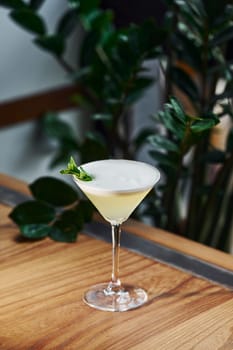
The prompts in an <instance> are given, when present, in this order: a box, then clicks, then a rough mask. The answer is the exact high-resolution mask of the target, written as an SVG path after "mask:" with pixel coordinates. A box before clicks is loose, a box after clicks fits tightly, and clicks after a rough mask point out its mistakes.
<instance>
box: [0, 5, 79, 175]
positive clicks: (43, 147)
mask: <svg viewBox="0 0 233 350" xmlns="http://www.w3.org/2000/svg"><path fill="white" fill-rule="evenodd" d="M66 8H67V1H66V0H56V1H45V3H44V5H43V6H42V7H41V9H40V13H41V15H42V16H43V17H45V18H46V20H47V27H48V29H49V31H50V32H51V31H52V30H53V28H54V26H55V23H56V22H57V20H58V18H59V17H60V15H61V14H62V13H63V12H64V11H65V9H66ZM8 14H9V11H8V10H7V9H4V8H1V7H0V47H1V54H0V102H2V101H6V100H10V99H12V98H18V97H20V96H24V95H30V94H33V93H35V92H38V91H43V90H44V89H49V88H52V87H56V86H59V85H64V84H66V83H68V82H69V77H68V76H67V74H66V72H65V71H64V70H63V69H62V68H61V66H60V65H59V64H58V63H57V62H56V60H55V59H54V58H53V57H52V56H51V55H50V54H48V53H47V52H45V51H42V50H41V49H39V48H38V47H36V46H35V45H34V44H33V42H32V41H33V34H30V33H29V32H26V31H24V30H23V29H22V28H20V27H19V26H18V25H16V24H15V23H14V22H13V21H12V20H11V18H10V17H9V16H8ZM78 35H79V34H78V33H77V32H76V33H74V35H73V36H72V37H71V39H70V42H69V46H68V55H67V59H68V60H69V61H70V62H71V64H72V63H74V62H75V59H76V55H77V50H78ZM0 117H1V116H0ZM69 119H70V120H71V122H72V125H73V126H74V127H75V128H77V132H78V130H79V125H76V124H77V118H76V113H75V112H72V115H69ZM50 150H51V145H50V144H49V143H48V142H47V141H46V140H42V139H41V136H40V135H39V134H38V126H37V122H26V123H22V124H18V125H16V126H13V127H6V128H2V129H0V172H3V173H7V174H10V175H15V176H17V177H18V178H21V179H23V180H26V181H31V180H33V179H35V178H37V177H39V176H41V175H44V174H55V175H57V174H58V169H54V170H53V171H52V172H51V171H50V170H49V169H48V163H49V160H50V158H51V156H50V155H49V151H50Z"/></svg>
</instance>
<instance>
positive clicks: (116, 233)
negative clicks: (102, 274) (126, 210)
mask: <svg viewBox="0 0 233 350" xmlns="http://www.w3.org/2000/svg"><path fill="white" fill-rule="evenodd" d="M111 226H112V279H111V282H110V283H109V286H108V291H109V292H111V291H112V292H116V291H119V289H120V287H121V281H120V279H119V255H120V238H121V225H120V224H112V225H111Z"/></svg>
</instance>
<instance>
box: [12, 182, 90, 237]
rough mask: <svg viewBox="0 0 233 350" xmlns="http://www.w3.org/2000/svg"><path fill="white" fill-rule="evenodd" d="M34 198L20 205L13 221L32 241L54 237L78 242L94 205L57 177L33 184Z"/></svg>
mask: <svg viewBox="0 0 233 350" xmlns="http://www.w3.org/2000/svg"><path fill="white" fill-rule="evenodd" d="M29 189H30V192H31V194H32V199H31V200H29V201H26V202H23V203H22V204H19V205H18V206H16V207H15V208H14V209H13V210H12V211H11V213H10V218H11V219H12V220H13V221H14V222H15V223H16V224H17V225H18V226H19V229H20V232H21V234H22V235H23V236H24V237H25V238H28V239H33V240H36V239H42V238H45V237H50V238H51V239H53V240H55V241H60V242H74V241H76V239H77V235H78V233H79V232H80V230H81V229H82V228H83V225H84V223H85V222H88V221H90V220H91V217H92V212H93V206H92V205H91V204H90V202H89V201H86V200H85V199H83V198H81V197H80V196H79V193H78V192H77V191H76V190H75V189H74V188H73V187H72V186H70V185H69V184H67V183H66V182H64V181H61V180H59V179H56V178H54V177H41V178H39V179H37V180H36V181H34V182H33V183H32V184H30V185H29Z"/></svg>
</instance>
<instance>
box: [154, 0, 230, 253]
mask: <svg viewBox="0 0 233 350" xmlns="http://www.w3.org/2000/svg"><path fill="white" fill-rule="evenodd" d="M167 4H168V11H167V16H166V18H167V33H168V36H167V48H168V49H167V55H166V57H165V59H164V62H161V64H162V65H163V67H164V72H165V73H164V74H165V77H166V82H167V86H166V95H167V98H168V96H169V95H171V94H175V93H176V94H177V93H178V96H182V98H183V99H184V98H185V100H186V102H188V105H189V110H191V112H187V111H186V113H185V114H184V111H182V108H181V107H180V106H179V105H178V104H177V103H174V101H171V104H168V105H165V110H164V111H163V112H160V113H159V114H158V118H157V119H156V121H155V123H156V125H158V121H159V123H162V125H163V127H164V134H165V135H163V137H162V138H161V137H160V136H159V137H158V136H157V135H156V136H155V135H151V136H150V137H149V142H150V143H151V145H152V146H154V147H155V148H156V151H155V150H151V156H152V158H153V159H155V161H156V162H158V163H159V165H160V167H161V169H163V170H164V176H165V180H164V184H163V185H162V186H163V188H162V190H161V193H160V196H157V198H156V199H155V198H154V199H153V200H152V203H153V204H152V207H151V208H150V210H152V208H155V207H156V208H157V212H158V213H160V215H161V219H157V220H161V221H162V222H161V223H160V225H161V226H162V227H164V228H165V229H168V230H171V231H174V232H177V233H180V234H182V235H185V236H188V237H189V238H192V239H195V240H198V241H201V242H203V243H205V244H208V245H211V246H215V247H218V248H220V249H228V244H229V238H230V233H231V229H232V213H231V210H230V209H228V208H231V207H232V198H233V193H232V168H233V147H232V145H233V128H232V121H231V128H230V129H229V131H228V135H227V140H226V145H225V148H224V149H218V147H217V145H214V144H213V143H212V137H213V130H214V129H213V126H214V125H215V124H216V123H217V122H218V120H221V118H222V117H223V116H225V115H228V116H230V117H231V118H232V117H233V113H232V105H231V98H232V96H233V66H232V61H231V60H229V59H228V58H227V49H228V48H229V43H230V40H232V38H233V5H232V3H231V1H201V0H193V1H189V2H184V1H176V0H174V1H167ZM220 82H224V87H223V89H222V91H221V92H220V93H219V92H218V88H217V87H218V84H219V83H220ZM181 94H182V95H181ZM167 98H166V99H167ZM187 113H192V115H194V116H198V117H200V120H199V118H197V117H195V118H192V117H191V118H190V117H189V116H187ZM195 119H196V120H195ZM190 148H191V150H192V154H190V159H189V160H188V161H187V159H185V157H186V154H187V151H189V150H190ZM155 203H156V204H155ZM180 204H181V205H184V204H185V206H186V208H187V210H186V211H185V212H184V211H182V210H181V206H180ZM159 217H160V216H159V215H157V218H159Z"/></svg>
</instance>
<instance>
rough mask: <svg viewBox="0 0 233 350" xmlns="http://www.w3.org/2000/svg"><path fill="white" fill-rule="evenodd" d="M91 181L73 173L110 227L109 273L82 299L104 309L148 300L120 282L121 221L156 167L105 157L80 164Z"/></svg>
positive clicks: (152, 181)
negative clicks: (108, 277) (110, 261)
mask: <svg viewBox="0 0 233 350" xmlns="http://www.w3.org/2000/svg"><path fill="white" fill-rule="evenodd" d="M82 168H83V169H84V170H85V171H86V172H87V173H88V174H90V175H91V176H92V178H93V179H92V181H88V182H85V181H82V180H79V179H78V178H77V177H75V176H73V179H74V181H75V183H76V184H77V185H78V186H79V188H80V189H81V190H82V191H83V192H84V194H85V195H86V196H87V197H88V198H89V200H90V201H91V202H92V203H93V205H94V206H95V207H96V209H97V210H98V211H99V213H100V214H101V215H102V216H103V217H104V218H105V219H106V220H107V221H108V222H109V223H110V224H111V228H112V275H111V279H110V281H109V282H107V283H101V284H97V285H95V286H92V287H90V289H89V290H88V291H87V292H86V293H85V295H84V301H85V303H86V304H88V305H89V306H91V307H94V308H96V309H99V310H104V311H127V310H130V309H134V308H137V307H139V306H141V305H143V304H144V303H146V302H147V300H148V296H147V293H146V291H145V290H144V289H142V288H140V287H137V286H132V285H128V284H122V283H121V280H120V278H119V253H120V235H121V224H122V223H123V222H124V221H125V220H127V219H128V217H129V216H130V214H131V213H132V212H133V211H134V209H135V208H136V207H137V206H138V204H139V203H140V202H141V201H142V200H143V198H144V197H145V196H146V195H147V193H148V192H149V191H150V190H151V189H152V187H153V186H154V185H155V184H156V182H157V181H158V180H159V178H160V173H159V171H158V170H157V169H156V168H154V167H152V166H151V165H149V164H146V163H143V162H138V161H131V160H124V159H108V160H100V161H94V162H90V163H86V164H84V165H82Z"/></svg>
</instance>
